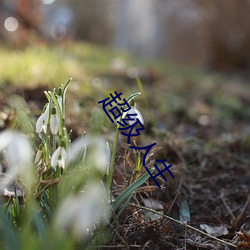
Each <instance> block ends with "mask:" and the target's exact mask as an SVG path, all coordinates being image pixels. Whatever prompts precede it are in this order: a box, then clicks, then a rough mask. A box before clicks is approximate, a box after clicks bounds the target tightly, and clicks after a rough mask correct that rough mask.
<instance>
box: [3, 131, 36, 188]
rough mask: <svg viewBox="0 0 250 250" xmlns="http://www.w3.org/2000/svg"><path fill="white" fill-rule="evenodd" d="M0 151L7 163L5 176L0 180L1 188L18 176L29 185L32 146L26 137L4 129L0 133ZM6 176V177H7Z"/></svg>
mask: <svg viewBox="0 0 250 250" xmlns="http://www.w3.org/2000/svg"><path fill="white" fill-rule="evenodd" d="M0 152H2V153H3V157H4V159H5V162H6V163H7V167H8V170H7V173H6V175H5V176H6V178H5V179H3V180H1V188H2V187H4V186H6V185H8V183H9V182H11V181H13V179H15V178H16V177H18V176H20V177H22V179H23V180H24V181H25V183H26V185H27V186H29V185H30V184H31V183H32V179H33V177H32V174H33V173H32V169H31V167H32V164H31V162H32V155H33V154H32V147H31V144H30V141H29V140H28V138H27V137H26V136H25V135H23V134H21V133H17V132H13V131H9V130H6V131H4V132H2V133H0ZM7 177H8V178H7Z"/></svg>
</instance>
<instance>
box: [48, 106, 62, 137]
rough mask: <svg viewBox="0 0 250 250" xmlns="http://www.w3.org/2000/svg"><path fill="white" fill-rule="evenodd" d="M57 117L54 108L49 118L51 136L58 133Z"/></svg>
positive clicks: (58, 123)
mask: <svg viewBox="0 0 250 250" xmlns="http://www.w3.org/2000/svg"><path fill="white" fill-rule="evenodd" d="M59 126H60V122H59V115H58V112H57V110H56V108H55V107H53V108H52V111H51V116H50V130H51V133H52V134H53V135H56V134H57V133H58V131H59Z"/></svg>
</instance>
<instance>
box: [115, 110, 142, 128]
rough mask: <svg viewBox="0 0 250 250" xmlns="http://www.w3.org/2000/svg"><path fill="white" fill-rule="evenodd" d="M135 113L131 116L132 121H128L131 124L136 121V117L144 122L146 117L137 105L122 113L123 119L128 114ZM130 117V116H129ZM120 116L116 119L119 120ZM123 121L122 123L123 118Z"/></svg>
mask: <svg viewBox="0 0 250 250" xmlns="http://www.w3.org/2000/svg"><path fill="white" fill-rule="evenodd" d="M133 114H136V115H134V116H131V117H130V118H131V119H133V120H131V121H128V122H129V124H130V125H132V124H134V123H135V122H136V119H137V118H138V119H139V121H140V122H141V123H142V124H143V123H144V119H143V117H142V114H141V112H140V111H139V110H138V109H137V108H136V107H135V106H132V107H131V109H130V110H129V111H127V112H124V113H123V114H122V119H123V118H125V117H126V115H133ZM128 118H129V117H128ZM119 120H120V118H117V119H116V121H119ZM121 123H122V120H121Z"/></svg>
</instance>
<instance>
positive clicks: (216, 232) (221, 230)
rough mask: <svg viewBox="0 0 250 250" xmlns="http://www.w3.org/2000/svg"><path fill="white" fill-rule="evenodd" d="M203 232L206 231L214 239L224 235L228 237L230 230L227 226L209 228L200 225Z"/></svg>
mask: <svg viewBox="0 0 250 250" xmlns="http://www.w3.org/2000/svg"><path fill="white" fill-rule="evenodd" d="M200 228H201V230H203V231H205V232H206V233H207V234H209V235H212V236H214V237H219V236H222V235H227V234H228V230H227V227H226V226H225V225H222V226H219V227H218V226H209V225H207V224H201V225H200Z"/></svg>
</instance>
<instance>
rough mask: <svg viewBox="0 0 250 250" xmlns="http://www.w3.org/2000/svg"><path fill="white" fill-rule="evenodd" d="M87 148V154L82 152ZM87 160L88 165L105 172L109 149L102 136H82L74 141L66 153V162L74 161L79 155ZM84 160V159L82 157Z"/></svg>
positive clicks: (108, 159) (108, 160) (107, 164)
mask: <svg viewBox="0 0 250 250" xmlns="http://www.w3.org/2000/svg"><path fill="white" fill-rule="evenodd" d="M87 148H88V154H87V156H86V154H83V152H86V149H87ZM81 155H82V157H84V158H87V160H89V164H87V165H88V166H93V165H94V167H95V168H96V169H98V170H99V171H101V172H103V173H104V172H106V171H107V169H108V167H109V163H110V155H111V153H110V149H109V148H108V146H107V142H106V141H105V140H104V139H103V138H102V137H93V136H92V137H91V136H88V135H86V136H84V137H83V138H79V139H77V140H76V141H74V142H73V143H72V144H71V146H70V148H69V153H68V162H69V163H72V162H74V161H75V160H76V159H77V158H78V157H79V156H81ZM82 160H83V161H84V160H85V159H83V158H82Z"/></svg>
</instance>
